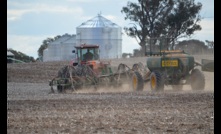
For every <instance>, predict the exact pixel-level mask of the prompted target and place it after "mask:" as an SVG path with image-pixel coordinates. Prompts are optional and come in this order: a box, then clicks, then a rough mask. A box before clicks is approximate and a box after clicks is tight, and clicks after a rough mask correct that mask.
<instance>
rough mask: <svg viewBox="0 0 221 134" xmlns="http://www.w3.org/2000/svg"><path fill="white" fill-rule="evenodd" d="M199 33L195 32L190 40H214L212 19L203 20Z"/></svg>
mask: <svg viewBox="0 0 221 134" xmlns="http://www.w3.org/2000/svg"><path fill="white" fill-rule="evenodd" d="M200 25H201V27H202V30H201V31H196V32H195V34H194V35H193V36H192V38H197V39H199V40H202V41H204V40H214V19H203V20H201V22H200Z"/></svg>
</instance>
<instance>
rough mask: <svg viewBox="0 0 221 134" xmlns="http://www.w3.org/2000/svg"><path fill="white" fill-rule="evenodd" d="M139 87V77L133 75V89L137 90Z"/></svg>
mask: <svg viewBox="0 0 221 134" xmlns="http://www.w3.org/2000/svg"><path fill="white" fill-rule="evenodd" d="M136 88H137V78H136V77H135V76H133V89H134V90H136Z"/></svg>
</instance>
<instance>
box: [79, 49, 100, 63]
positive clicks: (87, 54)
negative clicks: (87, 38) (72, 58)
mask: <svg viewBox="0 0 221 134" xmlns="http://www.w3.org/2000/svg"><path fill="white" fill-rule="evenodd" d="M78 57H79V58H80V60H81V61H89V60H98V59H99V51H98V48H83V49H78Z"/></svg>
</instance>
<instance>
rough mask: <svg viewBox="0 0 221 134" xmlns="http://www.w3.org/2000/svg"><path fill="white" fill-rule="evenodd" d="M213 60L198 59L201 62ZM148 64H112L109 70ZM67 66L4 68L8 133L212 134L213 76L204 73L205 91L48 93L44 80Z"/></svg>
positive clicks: (134, 60)
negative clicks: (121, 66) (120, 65)
mask: <svg viewBox="0 0 221 134" xmlns="http://www.w3.org/2000/svg"><path fill="white" fill-rule="evenodd" d="M202 58H204V59H214V57H213V55H200V56H199V55H197V56H195V59H196V60H197V61H199V62H200V60H201V59H202ZM137 62H142V63H143V64H144V65H145V62H146V58H145V57H139V58H128V59H115V60H111V64H112V66H113V67H117V65H118V64H120V63H125V64H127V65H128V66H129V67H132V65H133V64H134V63H137ZM68 64H69V62H68V61H62V62H36V63H20V64H7V133H9V134H12V133H13V134H14V133H22V134H23V133H55V134H56V133H63V134H64V133H70V134H71V133H77V134H79V133H88V134H91V133H119V134H122V133H128V134H135V133H141V134H143V133H150V134H152V133H159V134H162V133H200V134H213V133H214V72H203V73H204V75H205V79H206V87H205V89H204V90H199V91H197V90H192V89H191V87H190V86H189V85H185V86H184V89H183V90H181V91H177V90H172V88H171V87H170V86H166V87H165V90H164V91H163V92H152V91H151V90H150V86H149V83H145V85H144V90H143V91H139V92H135V91H132V90H131V88H130V87H129V86H128V85H123V86H122V87H121V88H117V89H116V88H113V87H104V88H101V89H97V90H95V89H93V88H88V89H82V90H78V91H75V92H67V93H57V92H55V93H50V91H51V90H50V87H49V83H48V80H51V79H52V78H53V77H55V76H56V74H57V71H58V70H59V69H60V68H61V67H63V66H64V65H68Z"/></svg>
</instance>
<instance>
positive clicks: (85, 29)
mask: <svg viewBox="0 0 221 134" xmlns="http://www.w3.org/2000/svg"><path fill="white" fill-rule="evenodd" d="M76 31H77V33H76V44H77V45H78V44H82V43H86V44H97V45H99V47H100V58H101V59H112V58H121V57H122V34H121V33H122V30H121V27H119V26H118V25H117V24H115V23H113V22H111V21H110V20H108V19H106V18H104V17H102V16H101V15H100V14H98V15H97V16H96V17H94V18H92V19H90V20H88V21H86V22H84V23H82V24H81V25H80V26H78V27H77V28H76Z"/></svg>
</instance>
